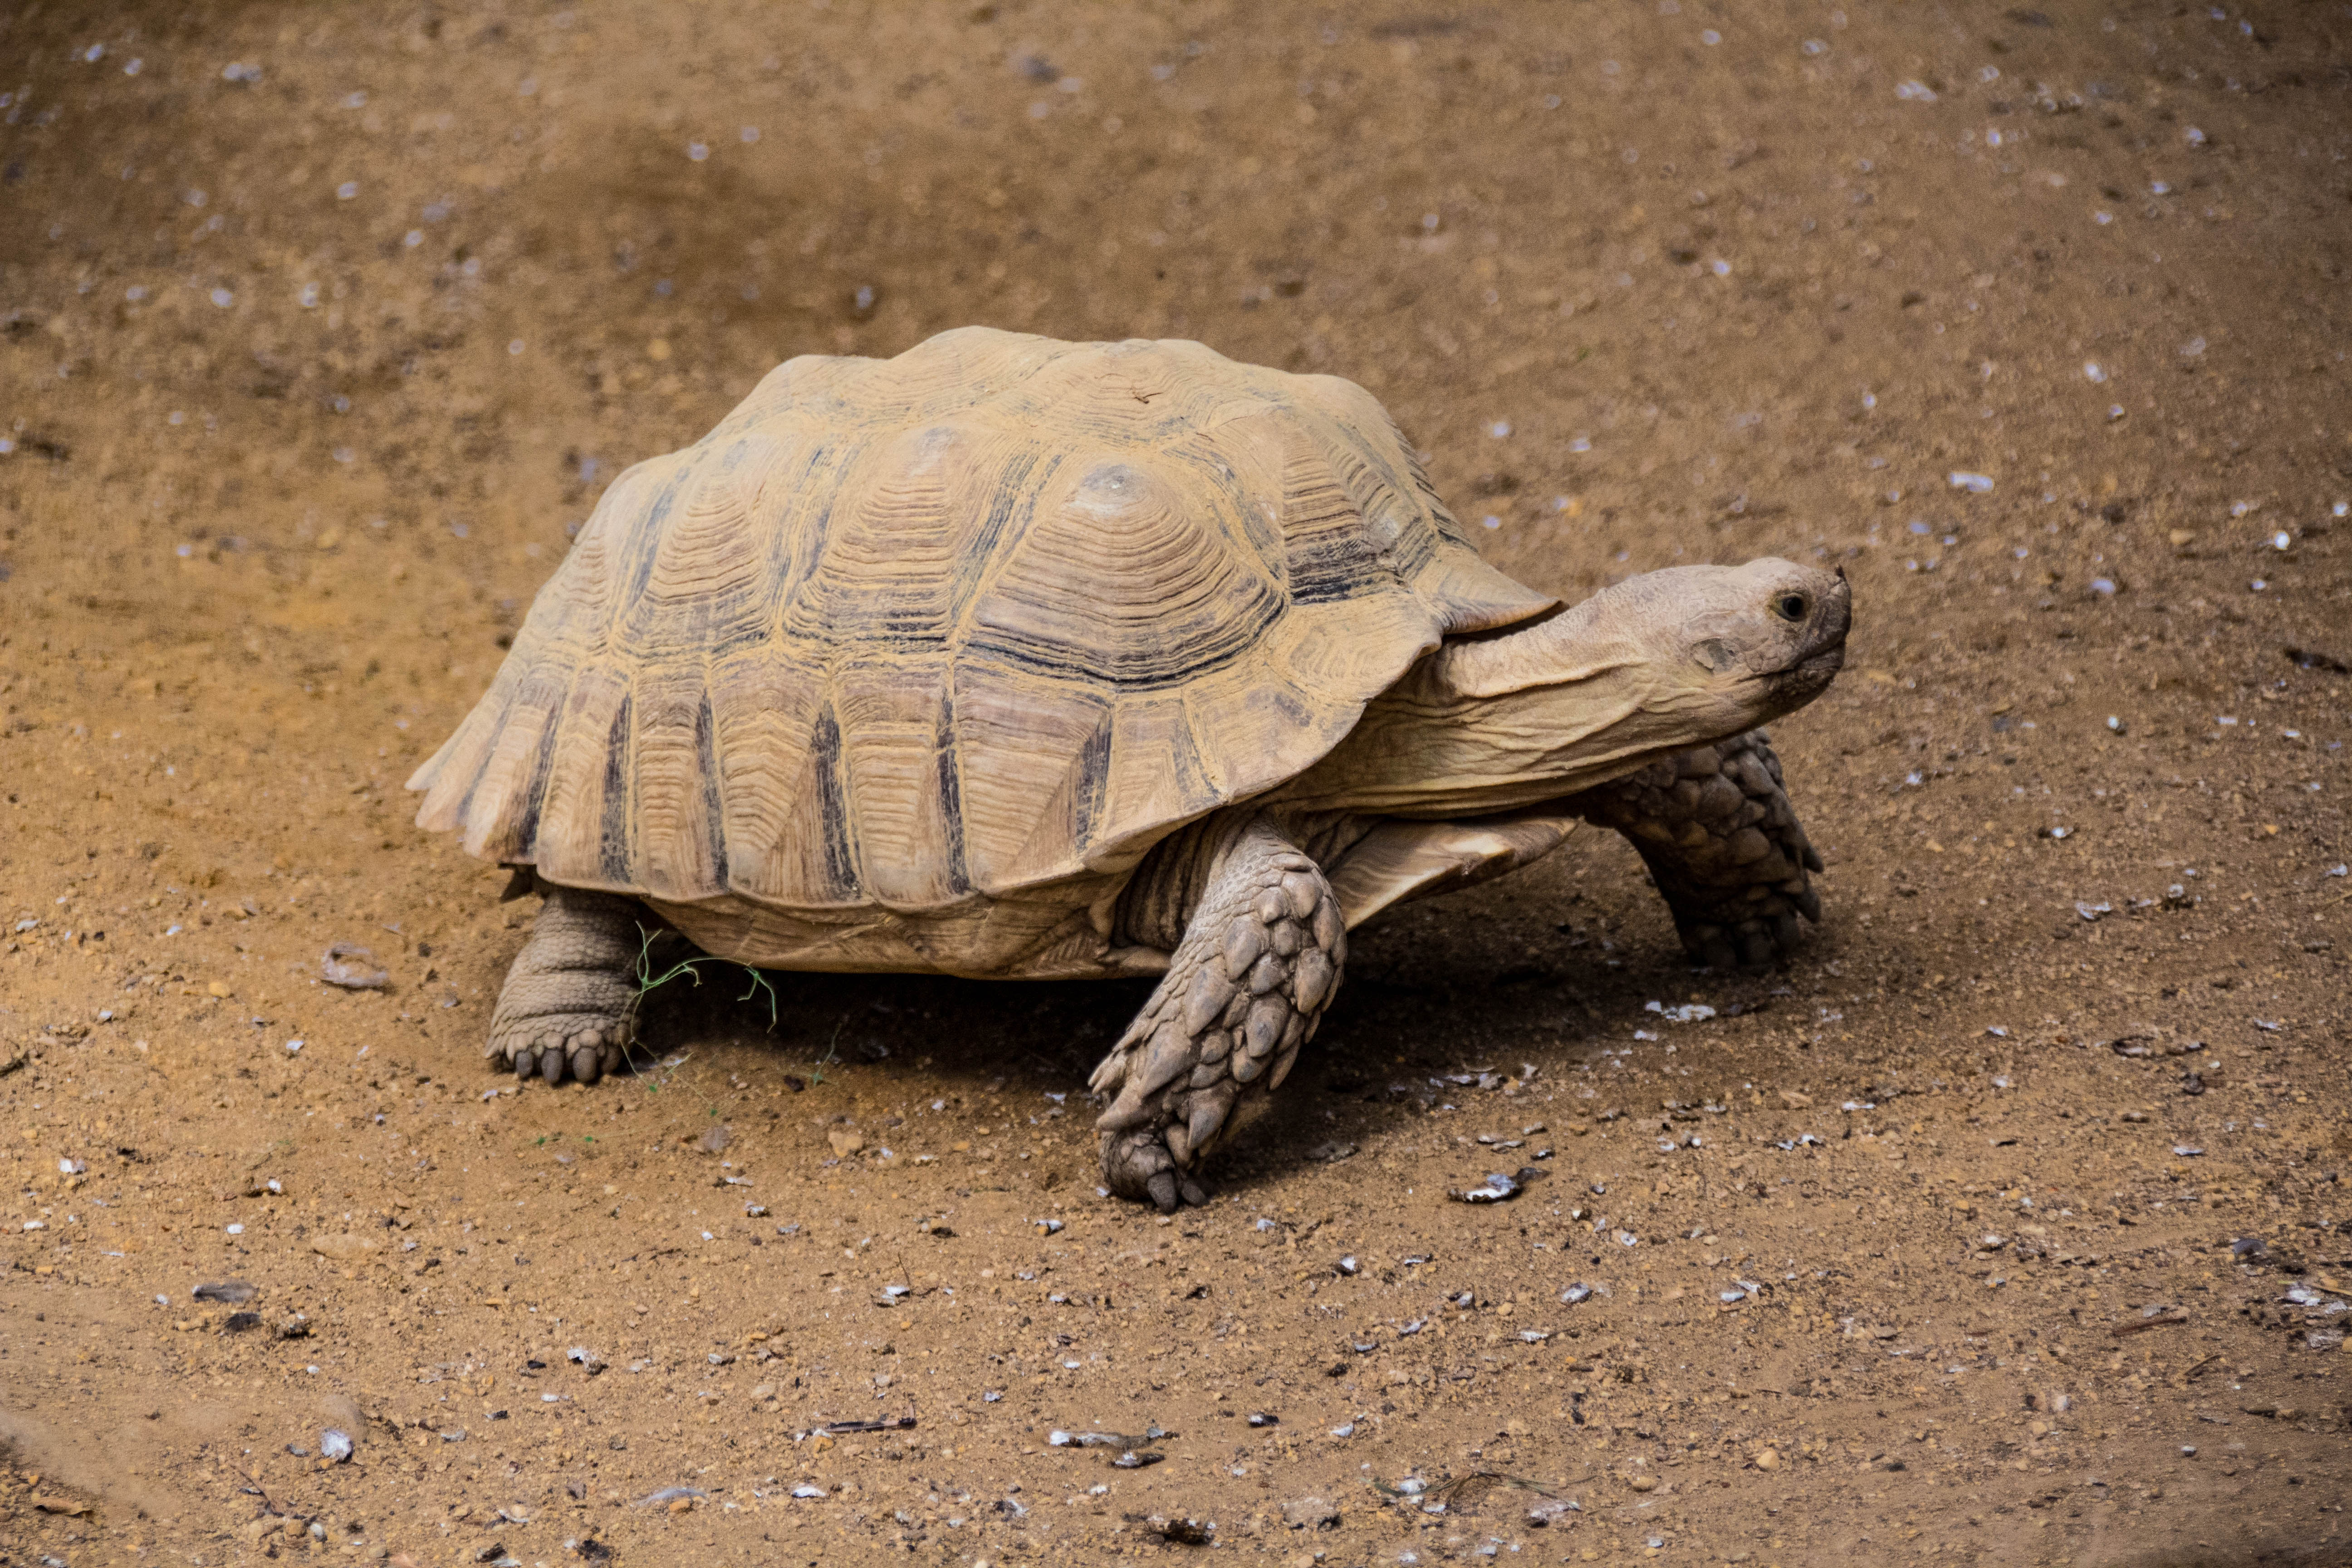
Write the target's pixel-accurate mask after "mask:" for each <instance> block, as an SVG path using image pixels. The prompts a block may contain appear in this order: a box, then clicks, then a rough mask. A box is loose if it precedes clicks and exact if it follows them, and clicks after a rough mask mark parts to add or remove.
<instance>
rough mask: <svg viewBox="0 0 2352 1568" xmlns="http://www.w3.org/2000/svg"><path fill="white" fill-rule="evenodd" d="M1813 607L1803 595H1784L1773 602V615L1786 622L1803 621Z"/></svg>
mask: <svg viewBox="0 0 2352 1568" xmlns="http://www.w3.org/2000/svg"><path fill="white" fill-rule="evenodd" d="M1811 607H1812V605H1811V601H1809V600H1808V599H1807V598H1806V597H1805V596H1804V595H1802V594H1783V595H1780V597H1779V598H1777V599H1775V600H1773V601H1772V613H1773V614H1774V615H1776V616H1780V618H1781V619H1782V620H1784V621H1801V620H1803V619H1804V618H1805V612H1806V611H1807V610H1809V609H1811Z"/></svg>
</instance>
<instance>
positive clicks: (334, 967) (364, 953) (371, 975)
mask: <svg viewBox="0 0 2352 1568" xmlns="http://www.w3.org/2000/svg"><path fill="white" fill-rule="evenodd" d="M319 978H320V979H321V980H323V981H325V982H326V983H327V984H330V985H340V986H341V987H342V988H343V989H344V990H346V991H374V990H379V989H381V988H382V987H383V986H384V985H387V984H390V983H391V980H392V976H391V975H389V974H387V973H385V972H384V971H383V970H381V969H378V968H377V967H376V966H375V954H374V953H373V952H369V951H368V950H367V949H366V948H363V947H359V946H356V945H354V944H352V943H351V942H336V943H334V944H333V945H332V946H331V947H329V948H328V949H327V953H326V956H325V957H324V958H322V959H320V961H319ZM300 1044H301V1042H299V1040H298V1041H293V1042H290V1043H289V1046H288V1047H287V1048H288V1049H289V1050H292V1049H296V1048H299V1046H300Z"/></svg>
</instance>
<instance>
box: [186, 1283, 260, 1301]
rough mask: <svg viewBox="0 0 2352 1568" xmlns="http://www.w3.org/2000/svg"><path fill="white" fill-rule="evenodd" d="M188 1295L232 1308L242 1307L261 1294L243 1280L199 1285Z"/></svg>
mask: <svg viewBox="0 0 2352 1568" xmlns="http://www.w3.org/2000/svg"><path fill="white" fill-rule="evenodd" d="M188 1293H189V1295H191V1296H193V1297H194V1299H195V1300H199V1301H222V1302H226V1303H227V1304H228V1305H229V1306H232V1307H242V1306H244V1305H245V1304H246V1303H247V1301H250V1300H253V1299H254V1298H255V1297H256V1296H258V1295H260V1294H261V1292H260V1291H258V1290H257V1289H254V1288H253V1287H252V1286H250V1285H248V1284H247V1283H246V1282H245V1281H244V1280H242V1279H223V1280H220V1281H219V1282H217V1283H215V1284H210V1285H199V1286H197V1287H196V1288H195V1289H194V1290H191V1291H190V1292H188Z"/></svg>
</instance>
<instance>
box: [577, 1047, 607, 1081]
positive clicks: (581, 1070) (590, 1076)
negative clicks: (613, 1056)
mask: <svg viewBox="0 0 2352 1568" xmlns="http://www.w3.org/2000/svg"><path fill="white" fill-rule="evenodd" d="M572 1077H573V1078H575V1079H578V1080H579V1081H581V1082H582V1083H594V1082H595V1081H596V1080H597V1079H600V1078H602V1077H604V1058H603V1057H602V1056H601V1055H600V1054H599V1053H598V1050H597V1048H596V1047H594V1046H582V1047H580V1048H579V1049H578V1050H576V1051H573V1052H572Z"/></svg>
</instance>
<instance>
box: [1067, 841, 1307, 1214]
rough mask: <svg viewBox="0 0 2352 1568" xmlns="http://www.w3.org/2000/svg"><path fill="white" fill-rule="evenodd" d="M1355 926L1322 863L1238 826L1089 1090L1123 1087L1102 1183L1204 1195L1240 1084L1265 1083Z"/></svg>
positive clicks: (1173, 1195) (1283, 1065)
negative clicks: (1207, 1163) (1207, 1160)
mask: <svg viewBox="0 0 2352 1568" xmlns="http://www.w3.org/2000/svg"><path fill="white" fill-rule="evenodd" d="M1347 956H1348V931H1347V926H1346V924H1345V922H1343V921H1341V919H1340V917H1339V900H1337V899H1335V898H1333V897H1332V894H1331V889H1330V887H1329V885H1328V884H1327V883H1326V882H1325V881H1324V879H1323V873H1322V872H1321V871H1320V870H1319V869H1318V868H1317V867H1316V865H1315V862H1314V861H1312V860H1311V859H1309V858H1307V857H1306V856H1305V855H1303V854H1301V853H1299V851H1298V849H1297V846H1295V845H1293V844H1292V843H1291V842H1290V841H1289V840H1288V839H1287V838H1286V837H1283V835H1282V834H1281V833H1280V832H1278V831H1277V830H1276V829H1275V828H1274V827H1273V826H1271V825H1270V824H1268V823H1266V822H1265V821H1263V820H1260V821H1255V822H1252V823H1250V824H1249V825H1247V826H1244V827H1243V828H1242V829H1241V830H1240V831H1239V832H1237V833H1236V834H1234V837H1233V838H1232V840H1231V841H1230V842H1229V843H1228V844H1227V845H1226V846H1225V847H1224V849H1223V854H1222V856H1221V858H1220V859H1219V861H1218V863H1217V866H1216V869H1215V870H1214V872H1213V874H1212V875H1211V877H1210V879H1209V887H1208V890H1207V892H1206V893H1205V894H1204V895H1203V896H1202V899H1201V901H1200V904H1199V907H1197V908H1196V909H1195V910H1193V911H1192V919H1191V921H1189V922H1188V923H1187V925H1186V927H1185V931H1184V938H1183V940H1182V941H1181V942H1179V943H1178V944H1177V946H1176V951H1175V953H1174V954H1173V956H1172V957H1171V959H1170V961H1169V965H1168V973H1167V974H1166V975H1165V976H1164V977H1162V978H1161V980H1160V986H1159V989H1157V990H1155V991H1154V992H1152V994H1151V998H1150V1000H1149V1001H1148V1002H1146V1003H1145V1004H1144V1005H1143V1010H1142V1011H1141V1012H1140V1013H1139V1014H1137V1015H1136V1016H1135V1021H1134V1022H1133V1023H1132V1024H1129V1026H1128V1028H1127V1033H1126V1034H1125V1035H1123V1036H1121V1037H1120V1038H1119V1041H1118V1044H1117V1045H1116V1046H1114V1047H1111V1052H1110V1055H1109V1056H1108V1057H1106V1058H1103V1062H1102V1065H1101V1066H1100V1067H1097V1068H1095V1072H1094V1077H1093V1079H1091V1080H1090V1082H1091V1087H1092V1088H1094V1089H1097V1090H1098V1091H1100V1092H1102V1093H1105V1094H1111V1095H1116V1096H1117V1098H1116V1100H1113V1102H1112V1104H1111V1107H1110V1109H1109V1110H1107V1111H1105V1112H1104V1113H1103V1115H1102V1117H1101V1119H1100V1120H1099V1121H1097V1122H1096V1123H1095V1125H1096V1126H1097V1128H1098V1129H1100V1130H1101V1131H1102V1135H1103V1138H1102V1165H1103V1177H1104V1181H1105V1184H1107V1185H1108V1187H1109V1188H1110V1190H1111V1191H1113V1192H1115V1193H1117V1194H1119V1195H1120V1196H1121V1197H1127V1198H1149V1199H1150V1200H1151V1202H1153V1203H1154V1204H1156V1205H1159V1206H1160V1210H1161V1211H1162V1212H1163V1213H1164V1212H1167V1211H1170V1210H1172V1209H1174V1208H1175V1207H1176V1205H1177V1201H1178V1199H1179V1198H1181V1199H1182V1200H1183V1201H1184V1202H1187V1203H1192V1204H1202V1203H1206V1202H1207V1201H1208V1194H1207V1192H1206V1191H1205V1190H1204V1189H1203V1188H1202V1185H1201V1184H1200V1181H1199V1179H1198V1174H1197V1173H1198V1172H1199V1170H1200V1167H1201V1164H1202V1156H1203V1155H1204V1154H1206V1153H1207V1152H1209V1151H1210V1150H1211V1149H1212V1148H1213V1147H1214V1146H1215V1145H1216V1144H1217V1143H1218V1142H1220V1141H1221V1140H1222V1139H1223V1137H1224V1136H1225V1134H1226V1133H1227V1132H1229V1131H1231V1130H1232V1128H1233V1125H1234V1122H1233V1113H1234V1107H1235V1105H1236V1104H1237V1103H1238V1102H1239V1100H1241V1097H1242V1096H1243V1095H1244V1094H1245V1093H1252V1092H1255V1093H1258V1094H1265V1093H1267V1092H1270V1091H1271V1090H1272V1089H1275V1088H1276V1086H1277V1085H1279V1084H1280V1083H1281V1082H1282V1080H1283V1079H1285V1078H1286V1077H1287V1076H1288V1075H1289V1072H1290V1068H1291V1065H1292V1064H1293V1063H1294V1062H1296V1061H1297V1058H1298V1048H1299V1047H1301V1046H1302V1045H1304V1044H1306V1042H1307V1039H1308V1038H1309V1037H1312V1036H1313V1034H1314V1033H1315V1026H1316V1024H1317V1023H1318V1021H1319V1020H1320V1019H1321V1017H1322V1016H1323V1009H1324V1008H1325V1007H1327V1006H1328V1005H1330V1001H1331V997H1332V994H1334V993H1335V992H1336V991H1338V989H1339V969H1340V966H1341V964H1343V963H1345V962H1346V960H1347Z"/></svg>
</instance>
